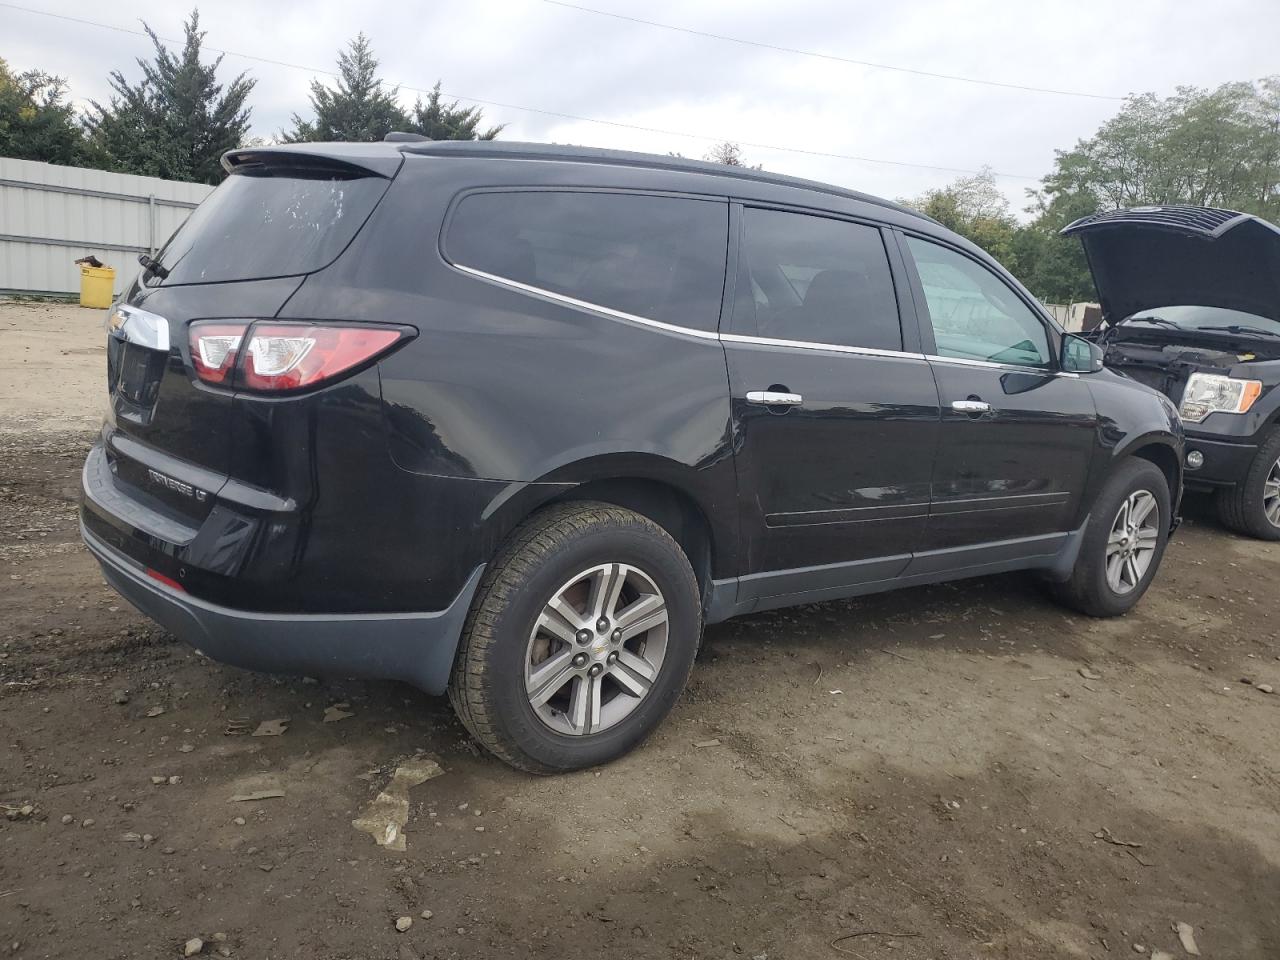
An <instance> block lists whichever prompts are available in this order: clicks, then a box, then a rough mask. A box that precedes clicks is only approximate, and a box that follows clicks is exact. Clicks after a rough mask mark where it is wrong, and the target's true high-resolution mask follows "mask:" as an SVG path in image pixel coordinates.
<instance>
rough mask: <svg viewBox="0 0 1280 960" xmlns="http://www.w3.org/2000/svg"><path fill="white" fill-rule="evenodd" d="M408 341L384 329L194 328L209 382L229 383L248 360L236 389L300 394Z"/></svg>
mask: <svg viewBox="0 0 1280 960" xmlns="http://www.w3.org/2000/svg"><path fill="white" fill-rule="evenodd" d="M404 336H405V333H404V331H401V330H389V329H387V328H385V327H366V326H337V325H331V324H325V325H323V326H320V325H311V324H304V323H269V322H265V321H264V322H260V323H256V324H251V323H248V322H244V323H234V322H232V323H227V322H222V321H202V322H200V323H194V324H192V325H191V359H192V362H193V363H194V364H195V368H196V374H197V376H199V377H200V379H201V380H203V381H205V382H206V383H220V384H229V383H230V374H231V371H232V370H234V369H235V367H236V364H237V361H240V360H241V357H243V360H242V369H241V373H240V377H239V380H238V382H237V383H236V385H237V386H240V387H244V388H246V389H249V390H265V391H277V390H298V389H301V388H303V387H313V386H316V385H317V384H320V383H323V382H324V381H326V380H330V379H332V378H334V377H336V376H339V375H340V374H342V373H345V372H346V371H348V370H351V369H352V368H353V367H358V366H360V365H361V364H363V363H367V362H368V361H370V360H372V359H373V358H374V357H376V356H378V355H379V354H381V353H384V352H385V351H387V350H389V349H390V348H391V347H392V346H394V345H395V344H396V343H397V342H399V341H400V340H401V339H402V338H403V337H404Z"/></svg>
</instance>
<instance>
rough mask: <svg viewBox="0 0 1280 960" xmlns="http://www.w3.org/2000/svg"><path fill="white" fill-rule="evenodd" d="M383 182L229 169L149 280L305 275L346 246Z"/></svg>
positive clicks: (324, 173) (174, 239)
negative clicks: (160, 269) (160, 271)
mask: <svg viewBox="0 0 1280 960" xmlns="http://www.w3.org/2000/svg"><path fill="white" fill-rule="evenodd" d="M388 183H390V181H389V180H386V179H385V178H383V177H375V176H346V175H342V174H337V173H334V172H333V171H315V172H312V171H299V170H297V169H290V170H288V172H287V174H286V173H285V172H284V171H281V172H271V171H269V170H268V171H245V172H236V173H233V174H232V175H231V176H229V177H227V179H226V180H224V181H223V182H222V184H221V185H220V186H219V187H218V189H217V190H215V191H213V193H211V194H210V195H209V197H208V198H207V199H206V200H205V201H204V203H202V204H200V206H199V207H198V208H197V209H196V211H195V213H193V214H192V215H191V216H190V217H189V218H188V219H187V222H186V223H184V224H183V225H182V226H181V227H179V228H178V231H177V232H176V233H175V234H174V235H173V237H172V238H171V239H170V240H169V242H168V243H167V244H165V246H164V249H162V250H161V251H160V253H159V254H158V255H157V256H156V259H157V260H158V261H159V263H160V265H161V266H162V267H163V268H164V269H165V270H167V271H168V276H167V277H165V278H164V279H160V278H159V277H157V276H155V275H154V274H153V275H152V277H151V279H150V281H149V282H150V283H152V284H154V283H157V282H159V283H163V284H164V285H165V286H172V285H175V284H182V283H218V282H221V281H226V280H260V279H263V278H266V277H287V276H293V275H296V274H303V273H312V272H313V271H316V270H319V269H320V268H322V267H325V266H328V265H329V264H330V263H332V262H333V261H334V260H335V259H337V256H338V254H340V253H341V252H342V251H343V250H344V249H345V248H346V246H347V244H348V243H350V242H351V239H352V237H354V236H355V235H356V233H357V231H359V229H360V226H361V224H363V223H364V221H365V220H366V219H367V218H368V216H369V214H370V213H371V212H372V211H373V208H374V207H375V206H376V205H377V203H378V200H379V199H381V197H382V194H383V193H384V192H386V189H387V184H388Z"/></svg>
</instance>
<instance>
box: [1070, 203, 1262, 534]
mask: <svg viewBox="0 0 1280 960" xmlns="http://www.w3.org/2000/svg"><path fill="white" fill-rule="evenodd" d="M1062 232H1063V234H1064V235H1066V236H1078V237H1079V238H1080V240H1081V242H1082V243H1083V244H1084V250H1085V255H1086V257H1087V258H1088V261H1089V267H1090V270H1091V271H1092V272H1093V278H1094V283H1095V285H1096V286H1097V290H1098V297H1099V300H1100V302H1101V304H1102V313H1103V322H1102V325H1101V326H1100V327H1099V328H1098V330H1097V331H1095V332H1093V333H1092V334H1091V335H1090V336H1091V338H1092V339H1094V340H1096V341H1097V342H1098V343H1099V345H1100V346H1102V347H1103V349H1104V351H1105V362H1106V364H1107V366H1109V367H1110V368H1112V369H1114V370H1117V371H1120V372H1122V373H1125V374H1128V375H1129V376H1131V377H1132V378H1133V379H1135V380H1138V381H1140V382H1142V383H1145V384H1147V385H1148V386H1152V387H1155V388H1156V389H1158V390H1160V391H1161V392H1163V393H1165V394H1166V395H1167V396H1168V397H1169V398H1170V399H1171V400H1173V401H1174V402H1175V403H1176V404H1178V406H1179V412H1180V413H1181V415H1182V418H1183V421H1184V424H1185V427H1186V436H1187V455H1186V456H1187V461H1186V467H1187V486H1188V488H1191V489H1196V488H1199V489H1201V490H1209V491H1215V492H1216V494H1217V498H1218V506H1219V512H1220V515H1221V517H1222V520H1223V522H1224V523H1225V524H1226V525H1227V526H1229V527H1231V528H1232V529H1234V530H1237V531H1239V532H1241V533H1247V534H1250V535H1252V536H1255V537H1260V538H1262V539H1267V540H1280V426H1278V425H1277V424H1278V423H1280V389H1277V387H1280V227H1277V226H1276V225H1275V224H1272V223H1268V222H1267V221H1265V220H1262V219H1260V218H1258V217H1255V216H1252V215H1250V214H1244V213H1237V212H1235V211H1231V210H1218V209H1213V208H1208V207H1187V206H1147V207H1132V208H1129V209H1124V210H1111V211H1107V212H1105V213H1097V214H1094V215H1092V216H1088V217H1084V218H1082V219H1080V220H1077V221H1076V222H1075V223H1072V224H1071V225H1070V226H1068V227H1067V228H1066V229H1065V230H1063V231H1062Z"/></svg>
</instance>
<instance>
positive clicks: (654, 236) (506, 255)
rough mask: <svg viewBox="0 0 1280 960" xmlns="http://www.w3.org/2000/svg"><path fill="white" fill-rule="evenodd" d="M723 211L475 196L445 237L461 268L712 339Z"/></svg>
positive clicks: (538, 195)
mask: <svg viewBox="0 0 1280 960" xmlns="http://www.w3.org/2000/svg"><path fill="white" fill-rule="evenodd" d="M728 217H729V213H728V205H727V204H725V203H722V202H716V201H707V200H691V199H685V198H680V197H654V196H642V195H638V194H614V193H569V192H559V191H538V192H501V193H474V194H471V195H470V196H467V197H465V198H463V200H462V202H461V203H460V204H459V205H458V208H457V210H456V211H455V212H454V215H453V218H452V220H451V221H450V224H449V231H448V235H447V236H446V237H445V252H446V254H447V255H448V257H449V259H450V260H451V261H452V262H453V263H455V264H457V265H458V266H463V267H471V268H473V269H475V270H481V271H483V272H485V273H487V274H491V275H493V276H495V277H501V278H503V279H506V280H514V281H516V282H518V283H523V284H527V285H528V286H531V287H537V288H539V289H541V290H547V291H549V292H551V293H558V294H561V295H563V296H566V297H572V298H573V299H575V300H582V301H585V302H587V303H590V304H596V305H598V306H602V307H608V308H610V309H612V310H618V311H621V312H623V313H629V314H632V315H634V316H638V317H644V318H647V319H650V320H660V321H662V322H663V323H671V324H676V325H678V326H682V327H691V328H694V329H696V330H715V329H716V326H717V322H718V320H719V316H720V297H721V294H722V293H723V290H724V270H725V250H726V247H727V244H728V222H729V221H728Z"/></svg>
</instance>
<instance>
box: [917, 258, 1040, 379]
mask: <svg viewBox="0 0 1280 960" xmlns="http://www.w3.org/2000/svg"><path fill="white" fill-rule="evenodd" d="M907 246H908V247H909V248H910V250H911V255H912V257H913V258H914V259H915V263H916V270H917V271H918V272H919V274H920V284H921V286H923V287H924V298H925V301H926V303H927V305H928V308H929V311H928V312H929V321H930V322H931V323H932V324H933V338H934V341H935V343H936V347H937V353H938V356H940V357H956V358H958V359H961V360H989V361H992V362H995V363H1009V364H1014V365H1017V366H1029V367H1045V366H1048V365H1049V362H1050V356H1051V353H1050V350H1049V335H1048V333H1047V332H1046V331H1045V328H1044V324H1043V323H1041V322H1040V318H1039V317H1037V316H1036V315H1035V314H1034V313H1033V312H1032V311H1031V308H1030V307H1028V306H1027V305H1026V304H1025V303H1023V302H1022V300H1021V298H1019V297H1018V295H1017V294H1015V293H1014V292H1013V290H1011V289H1010V288H1009V286H1008V284H1006V283H1005V282H1004V281H1003V280H1001V279H1000V278H999V277H997V276H996V275H995V274H994V273H992V272H991V271H990V270H988V269H987V268H986V267H984V266H982V264H980V263H978V262H977V261H975V260H970V259H969V258H968V257H966V256H964V255H963V254H960V253H957V252H955V251H954V250H951V249H949V248H947V247H944V246H941V245H940V244H937V243H931V242H930V241H928V240H921V239H919V238H918V237H907Z"/></svg>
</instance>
